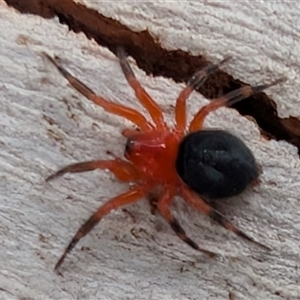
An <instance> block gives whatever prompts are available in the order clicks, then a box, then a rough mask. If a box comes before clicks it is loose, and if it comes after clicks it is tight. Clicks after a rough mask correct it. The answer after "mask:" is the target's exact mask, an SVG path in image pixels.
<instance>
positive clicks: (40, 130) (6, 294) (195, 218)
mask: <svg viewBox="0 0 300 300" xmlns="http://www.w3.org/2000/svg"><path fill="white" fill-rule="evenodd" d="M87 2H89V3H87ZM85 3H86V5H87V6H90V7H93V8H95V9H97V10H98V11H99V12H100V13H102V14H104V15H107V16H112V17H115V18H116V19H118V20H120V22H123V23H124V24H126V25H127V26H129V27H131V28H133V29H134V30H136V31H138V30H139V29H145V28H148V29H149V31H150V32H151V33H152V34H153V35H154V36H155V37H156V38H158V39H159V40H160V41H161V42H162V44H163V46H164V47H166V48H168V49H177V48H181V49H183V50H185V51H190V52H191V53H193V54H199V53H201V54H203V55H205V56H207V58H209V59H211V60H212V61H217V59H219V58H221V57H223V55H224V53H226V54H229V55H231V56H233V57H234V59H233V60H232V61H231V62H230V63H229V64H228V65H227V66H224V68H225V69H226V70H227V71H228V72H230V73H231V74H233V76H234V77H236V78H239V79H241V80H243V81H245V82H248V83H251V84H255V83H260V82H269V81H271V80H274V79H277V78H278V77H281V76H282V75H284V76H287V77H288V81H287V82H286V83H285V84H283V85H281V86H278V87H273V88H272V89H270V90H268V91H267V94H268V95H270V96H271V97H272V98H273V99H274V100H275V101H276V102H277V104H278V106H279V109H280V110H279V111H280V113H281V114H282V115H283V116H288V115H293V116H295V117H299V115H300V113H299V101H300V100H299V97H298V93H297V91H299V87H300V79H299V78H300V77H299V76H298V75H299V60H300V56H299V53H300V51H299V41H298V40H297V34H298V33H299V28H298V33H297V31H296V29H297V28H296V27H295V26H299V22H298V25H295V16H296V15H297V14H298V15H299V13H300V10H299V6H298V4H295V3H293V4H283V3H282V4H280V3H272V4H271V3H267V2H265V3H260V4H255V3H251V4H250V3H248V4H244V5H243V6H242V4H236V5H235V7H233V6H232V7H231V6H229V4H228V5H226V4H223V5H213V4H209V3H206V4H196V2H194V3H193V2H190V3H187V2H184V3H185V4H184V5H185V8H184V9H183V8H182V5H183V4H176V6H175V5H174V4H172V3H170V2H165V3H164V2H161V3H160V4H159V6H156V5H154V4H152V5H151V4H150V3H148V4H146V3H144V4H143V5H141V6H140V7H139V6H138V5H137V4H136V6H135V7H134V8H133V7H132V6H133V4H129V3H125V2H124V3H122V2H117V3H115V4H108V3H103V2H102V3H101V5H100V4H99V3H98V4H97V3H96V2H93V1H85ZM95 5H96V6H95ZM242 8H243V9H242ZM279 16H280V17H279ZM0 20H1V21H0V67H1V69H0V103H1V109H0V145H1V146H0V157H1V159H0V176H1V181H0V239H1V243H0V261H1V272H0V298H1V299H46V298H47V299H173V300H175V299H180V300H183V299H201V300H202V299H228V297H229V293H230V292H232V293H233V294H235V297H236V299H298V298H299V297H300V287H299V275H300V272H299V250H300V249H299V247H300V238H299V232H300V227H299V226H300V210H299V191H300V183H299V167H300V162H299V158H298V155H297V150H296V148H294V147H293V146H291V145H289V144H287V143H285V142H276V141H267V140H265V139H263V138H262V137H261V136H260V133H259V131H258V129H257V128H256V125H255V124H254V123H253V122H251V121H249V120H247V119H246V118H244V117H241V116H240V115H239V114H238V113H237V112H236V111H235V110H232V109H220V110H219V111H218V112H216V113H214V114H212V115H211V116H210V117H209V118H208V120H207V122H206V126H207V127H221V128H227V129H231V130H232V131H234V132H235V133H237V134H238V135H240V136H241V137H242V138H243V139H244V140H245V141H246V142H247V144H248V145H249V146H250V147H251V148H252V149H253V150H254V152H255V155H256V157H257V159H258V160H259V162H260V163H261V165H262V167H263V170H264V172H263V174H262V176H261V179H262V183H261V185H260V186H259V187H255V188H254V189H253V190H249V191H248V192H247V193H245V194H244V195H243V196H241V197H238V198H237V199H232V201H226V202H225V203H224V205H223V206H222V209H223V212H224V213H226V214H227V215H228V217H229V218H231V219H232V220H233V221H234V222H235V223H236V224H238V225H239V226H240V227H241V228H242V229H243V230H245V231H246V232H248V233H249V234H251V235H252V236H253V237H255V238H256V239H257V240H259V241H262V242H264V243H265V244H267V245H268V246H270V247H271V248H272V249H273V251H272V252H271V253H266V252H264V251H263V250H261V249H259V248H257V247H255V246H254V245H251V244H248V243H246V242H244V241H243V240H241V239H239V238H236V237H235V236H234V235H233V234H231V233H229V232H226V231H225V230H224V229H222V228H220V227H219V226H217V225H213V224H211V223H210V221H209V220H208V219H207V218H206V217H204V216H201V215H199V214H197V213H195V212H193V211H191V210H190V209H189V208H188V207H186V205H184V204H183V203H182V202H181V201H180V200H179V199H178V200H176V201H175V204H174V209H175V210H176V211H177V214H178V218H179V219H180V220H181V222H182V224H183V226H184V227H185V228H186V230H187V232H188V233H189V234H190V235H191V236H192V237H193V238H194V239H195V240H196V241H197V242H198V243H199V244H200V245H202V246H203V247H204V246H205V247H207V249H209V250H212V251H217V252H218V253H220V254H221V258H220V259H217V260H212V259H208V258H207V257H205V256H203V255H201V254H198V253H195V252H194V251H192V250H190V249H189V248H188V247H187V246H185V245H184V244H183V243H182V242H181V241H180V240H178V239H177V237H176V236H174V234H173V233H172V231H171V230H170V229H169V228H168V226H167V225H166V224H165V223H164V222H163V221H162V220H161V219H160V218H159V217H158V216H153V215H151V214H150V212H149V211H150V210H149V205H148V203H147V202H146V201H141V202H140V203H138V204H136V205H133V206H130V207H128V208H127V212H126V211H122V210H119V211H117V212H115V213H113V214H111V215H110V216H108V217H106V218H105V219H104V220H103V221H102V222H101V223H100V224H99V226H97V228H96V229H95V230H94V231H93V232H92V233H91V234H89V235H88V236H87V237H86V238H84V240H83V241H82V242H80V244H79V245H78V247H76V248H75V250H74V251H73V252H72V254H71V255H70V256H69V257H68V258H67V260H66V261H65V264H64V265H63V267H62V269H61V271H62V273H63V277H61V276H58V275H57V274H55V273H54V272H53V266H54V264H55V263H56V261H57V259H58V257H59V255H61V253H62V251H63V249H64V247H65V246H66V244H67V242H68V241H69V239H70V238H71V237H72V235H73V234H74V233H75V231H76V230H77V229H78V227H79V226H80V224H81V223H82V222H83V221H84V220H85V219H86V218H88V217H89V215H90V214H91V213H92V212H93V211H94V210H95V209H96V208H97V207H98V206H99V205H100V204H101V203H103V202H105V201H106V200H107V199H108V198H109V197H110V196H111V195H116V194H118V193H119V192H121V191H123V190H125V189H126V185H122V184H120V183H118V182H117V181H116V180H115V179H114V178H113V177H112V176H111V175H110V174H109V173H107V172H100V171H99V172H93V173H86V174H81V175H79V174H78V175H67V176H65V177H64V178H62V179H59V180H57V181H54V182H51V183H45V182H44V178H45V177H46V176H48V175H49V174H51V173H52V172H53V171H55V170H56V169H57V168H58V167H61V166H63V165H65V164H68V163H71V162H75V161H82V160H88V159H92V158H93V159H95V158H104V157H107V156H106V151H107V150H109V151H112V152H113V153H115V154H117V155H122V152H123V147H124V138H123V137H121V135H120V131H121V130H122V128H124V126H129V127H130V126H131V124H130V123H129V122H124V120H122V119H120V118H118V117H114V116H111V115H108V114H106V113H105V112H104V111H103V110H102V109H101V108H98V107H96V106H94V105H92V104H91V103H90V102H89V101H88V100H86V99H84V98H83V97H82V96H81V95H79V94H78V93H76V92H75V91H74V90H73V89H72V88H70V86H69V85H68V84H67V83H66V81H65V80H64V79H63V78H62V77H61V76H60V75H59V74H58V73H57V71H56V70H55V68H53V66H52V65H51V64H49V62H47V60H44V59H43V58H42V57H41V55H40V52H41V51H47V52H48V53H49V54H53V55H54V54H55V55H58V56H59V57H60V58H61V59H62V63H63V64H64V66H66V68H67V69H69V70H71V71H72V72H73V73H74V74H76V76H77V77H79V78H81V79H82V80H83V81H84V82H85V83H87V85H88V86H90V87H92V88H93V89H94V90H95V91H97V92H98V93H99V94H100V95H102V96H104V97H106V98H108V99H111V100H113V101H115V102H120V103H126V104H127V105H130V106H132V107H139V105H138V103H137V100H136V99H135V98H134V96H133V93H132V91H131V90H130V88H129V87H128V86H127V84H126V82H125V79H124V78H123V75H122V72H121V70H120V67H119V65H118V62H117V59H116V58H115V57H114V55H113V54H112V53H111V52H109V51H108V50H107V49H105V48H101V47H99V46H98V45H97V44H96V43H94V42H93V41H90V40H87V39H86V37H85V36H84V35H83V34H75V33H73V32H69V31H68V28H67V27H66V26H64V25H62V24H60V23H59V22H58V21H57V20H54V19H49V20H45V19H42V18H40V17H37V16H32V15H22V14H20V13H18V12H16V11H15V10H14V9H12V8H8V7H7V5H6V4H5V3H4V2H3V1H0ZM293 26H294V27H293ZM132 63H133V65H134V62H132ZM134 70H135V72H136V73H137V76H138V78H139V79H140V80H141V82H142V83H143V85H144V86H145V87H146V89H147V90H148V91H149V93H150V94H151V95H152V96H153V97H154V98H155V99H156V100H157V101H158V102H159V104H161V106H162V107H163V109H164V112H165V113H166V115H167V119H168V120H171V118H172V112H173V106H172V105H173V104H174V99H176V96H177V95H178V92H179V91H180V90H181V89H182V87H183V85H181V84H175V83H174V82H173V81H172V80H169V79H166V78H151V77H147V76H146V75H145V74H144V72H143V71H141V70H138V68H137V67H134ZM179 71H180V70H179ZM204 103H207V100H205V99H203V98H202V97H201V96H200V95H198V94H193V95H192V97H191V101H190V102H189V105H190V111H191V113H193V112H195V110H196V109H197V108H198V107H199V106H200V105H203V104H204ZM82 250H84V251H82Z"/></svg>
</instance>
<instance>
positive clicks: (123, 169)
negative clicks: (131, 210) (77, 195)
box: [46, 158, 137, 181]
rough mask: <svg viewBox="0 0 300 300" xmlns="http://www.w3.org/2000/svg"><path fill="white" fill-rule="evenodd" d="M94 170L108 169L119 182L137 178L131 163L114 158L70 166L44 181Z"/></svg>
mask: <svg viewBox="0 0 300 300" xmlns="http://www.w3.org/2000/svg"><path fill="white" fill-rule="evenodd" d="M96 169H108V170H110V171H111V172H112V173H113V174H114V175H115V176H116V177H117V178H118V179H119V180H121V181H130V180H134V179H136V177H137V175H136V172H135V168H134V166H133V165H132V164H131V163H129V162H126V161H124V160H121V159H119V158H116V159H114V160H92V161H85V162H80V163H75V164H71V165H68V166H66V167H64V168H62V169H60V170H58V171H57V172H55V173H54V174H52V175H50V176H49V177H47V178H46V181H50V180H53V179H55V178H57V177H60V176H62V175H64V174H66V173H80V172H88V171H93V170H96Z"/></svg>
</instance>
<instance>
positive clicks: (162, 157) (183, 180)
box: [44, 48, 282, 269]
mask: <svg viewBox="0 0 300 300" xmlns="http://www.w3.org/2000/svg"><path fill="white" fill-rule="evenodd" d="M44 55H45V56H46V57H47V58H48V59H49V60H50V61H51V62H52V63H53V64H54V65H55V66H56V67H57V69H58V70H59V71H60V73H61V74H62V75H63V76H64V77H65V78H66V79H67V80H68V81H69V83H70V84H71V85H72V86H73V87H74V88H75V89H76V90H77V91H79V92H80V93H81V94H82V95H84V96H85V97H86V98H88V99H90V100H91V101H93V102H94V103H96V104H98V105H99V106H101V107H102V108H104V109H105V110H106V111H107V112H110V113H112V114H115V115H119V116H121V117H123V118H126V119H128V120H130V121H132V122H133V123H134V124H135V125H136V126H137V127H138V130H136V131H135V130H129V129H125V130H124V131H123V132H122V134H123V135H124V136H125V137H126V138H127V143H126V146H125V153H124V159H121V158H115V159H112V160H95V161H88V162H82V163H76V164H72V165H69V166H67V167H65V168H63V169H61V170H59V171H58V172H56V173H55V174H53V175H51V176H49V177H48V178H47V181H49V180H51V179H53V178H56V177H58V176H61V175H63V174H65V173H76V172H85V171H92V170H96V169H109V170H110V171H111V172H112V173H113V174H114V175H115V176H116V177H117V178H118V179H119V180H121V181H123V182H130V183H133V186H132V187H131V188H130V189H129V190H128V191H126V192H124V193H123V194H121V195H118V196H115V197H114V198H112V199H110V200H109V201H108V202H106V203H105V204H103V205H102V206H100V208H99V209H98V210H97V211H96V212H95V213H94V214H93V215H92V216H91V217H90V218H89V219H88V220H87V221H86V222H85V223H84V224H83V225H82V226H81V228H80V229H79V230H78V231H77V233H76V234H75V236H74V237H73V238H72V240H71V242H70V243H69V245H68V247H67V248H66V250H65V252H64V253H63V255H62V256H61V258H60V259H59V261H58V262H57V264H56V265H55V269H58V268H59V266H60V265H61V264H62V262H63V261H64V259H65V257H66V255H67V253H68V252H70V251H71V250H72V249H73V248H74V246H75V245H76V244H77V243H78V241H79V240H80V239H81V238H82V237H84V236H85V235H86V234H87V233H88V232H89V231H90V230H91V229H92V228H93V227H94V226H95V225H96V224H97V223H98V222H99V221H100V220H101V219H102V218H103V217H104V216H105V215H107V214H108V213H110V212H111V211H112V210H114V209H116V208H118V207H121V206H124V205H127V204H130V203H133V202H137V201H138V200H139V199H140V198H142V197H144V196H147V195H148V194H150V193H151V192H153V191H158V193H159V194H158V195H156V197H157V209H158V211H159V212H160V214H161V215H162V217H163V218H165V220H166V221H167V222H168V223H169V224H170V226H171V227H172V229H173V230H174V231H175V233H176V234H177V235H178V237H179V238H181V239H182V240H183V241H184V242H186V243H187V244H188V245H189V246H191V247H192V248H194V249H196V250H198V251H202V252H204V253H206V254H208V255H210V256H214V255H215V253H212V252H210V251H208V250H204V249H202V248H200V247H199V246H198V245H197V244H196V243H195V242H193V241H192V240H191V239H190V238H189V237H188V236H187V235H186V233H185V231H184V230H183V229H182V227H181V226H180V224H179V222H178V221H177V220H176V219H175V218H174V216H173V214H172V212H171V210H170V204H171V202H172V199H173V198H174V196H175V195H179V196H181V197H182V198H183V199H184V200H185V201H186V202H187V203H188V204H190V205H191V206H193V207H194V208H195V209H196V210H198V211H200V212H202V213H204V214H206V215H208V216H209V217H211V218H212V219H213V220H214V221H216V222H218V223H219V224H220V225H222V226H223V227H225V228H227V229H228V230H230V231H233V232H234V233H236V234H237V235H239V236H241V237H243V238H245V239H247V240H249V241H252V242H254V243H256V244H258V245H260V246H262V247H264V248H266V249H268V248H267V247H266V246H264V245H262V244H260V243H258V242H256V241H254V240H253V239H252V238H251V237H249V236H248V235H246V234H245V233H243V232H242V231H241V230H239V229H238V228H236V227H235V226H234V225H233V224H232V223H230V222H229V221H228V220H227V219H226V218H225V217H224V216H223V215H222V214H221V213H220V212H218V211H217V210H216V209H214V208H213V207H211V206H210V205H209V204H208V203H207V202H205V201H204V200H203V199H201V198H200V195H201V196H202V197H208V198H215V199H220V198H223V197H228V196H233V195H236V194H239V193H241V192H242V191H243V190H244V189H245V188H246V187H247V186H248V185H249V184H251V183H253V182H255V181H256V180H257V177H258V167H257V164H256V162H255V159H254V156H253V154H252V153H251V151H250V150H249V149H248V148H247V147H246V145H245V144H244V143H243V142H242V141H241V140H240V139H238V138H237V137H235V136H233V135H232V134H230V133H228V132H226V131H222V130H219V131H213V130H201V129H202V125H203V122H204V119H205V117H206V116H207V114H209V113H210V112H212V111H214V110H216V109H218V108H219V107H222V106H230V105H232V104H234V103H236V102H238V101H241V100H243V99H245V98H247V97H249V96H250V95H252V94H254V93H257V92H260V91H262V90H264V89H265V88H268V87H270V86H272V85H275V84H277V83H279V82H280V81H282V80H277V81H275V82H273V83H271V84H268V85H261V86H255V87H251V86H244V87H242V88H240V89H237V90H235V91H233V92H231V93H228V94H226V95H225V96H223V97H220V98H217V99H213V100H212V101H211V102H210V103H209V104H208V105H206V106H204V107H202V108H201V109H200V110H199V111H198V113H197V114H196V115H195V116H194V118H193V119H192V121H191V122H190V123H189V125H188V124H187V120H186V100H187V98H188V97H189V95H190V94H191V92H192V91H193V90H194V89H196V88H198V87H199V86H200V85H202V84H203V83H204V81H205V80H206V78H207V77H208V76H209V75H210V74H212V73H213V72H215V71H217V70H218V68H219V66H220V65H221V64H223V63H225V62H226V61H228V59H229V58H226V59H224V60H223V61H221V62H220V63H219V64H217V65H209V66H207V67H206V68H204V69H202V70H200V71H198V72H196V73H195V74H194V76H192V78H191V79H190V80H189V82H188V84H187V86H186V87H185V88H184V89H183V90H182V92H181V93H180V95H179V96H178V98H177V101H176V106H175V125H174V127H173V128H170V127H168V126H167V125H166V123H165V122H164V118H163V113H162V111H161V109H160V107H159V106H158V105H157V103H156V102H155V101H153V100H152V98H151V97H150V96H149V95H148V93H147V92H146V91H145V90H144V89H143V87H142V86H141V85H140V83H139V82H138V81H137V79H136V78H135V76H134V73H133V71H132V69H131V67H130V65H129V63H128V61H127V59H126V54H125V52H124V50H123V49H122V48H118V49H117V56H118V57H119V59H120V64H121V67H122V70H123V73H124V75H125V77H126V79H127V81H128V83H129V85H130V86H131V87H132V89H133V90H134V92H135V94H136V97H137V98H138V99H139V101H140V103H141V104H142V105H143V106H144V107H145V108H146V109H147V111H148V112H149V114H150V116H151V119H152V121H149V120H147V119H146V118H145V117H144V116H143V115H142V114H141V113H140V112H138V111H137V110H135V109H132V108H129V107H126V106H123V105H119V104H114V103H112V102H109V101H107V100H106V99H104V98H102V97H100V96H97V95H96V94H95V93H94V92H93V91H92V90H91V89H89V88H88V87H87V86H86V85H84V84H83V83H82V82H81V81H79V80H78V79H76V78H75V77H73V76H72V75H71V74H70V73H69V72H68V71H67V70H65V69H64V68H63V67H62V66H60V65H59V64H58V62H57V61H56V60H55V59H53V58H51V57H50V56H49V55H47V54H45V53H44ZM158 187H159V189H157V188H158Z"/></svg>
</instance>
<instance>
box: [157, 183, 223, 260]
mask: <svg viewBox="0 0 300 300" xmlns="http://www.w3.org/2000/svg"><path fill="white" fill-rule="evenodd" d="M174 196H175V189H174V188H172V187H170V188H167V189H166V190H165V191H164V192H163V194H162V195H161V196H160V198H159V199H158V203H157V209H158V210H159V212H160V214H161V215H162V217H163V218H164V219H165V220H166V221H167V222H168V223H169V224H170V226H171V228H172V229H173V231H174V232H175V233H176V235H177V236H178V237H179V238H180V239H181V240H182V241H184V242H185V243H186V244H188V245H189V246H190V247H191V248H193V249H195V250H197V251H200V252H203V253H205V254H207V255H209V256H210V257H215V256H217V254H216V253H214V252H211V251H208V250H205V249H202V248H200V247H199V246H198V245H197V244H196V243H195V242H194V241H193V240H192V239H191V238H189V237H188V236H187V234H186V232H185V231H184V229H183V228H182V227H181V225H180V224H179V222H178V220H177V219H176V218H175V217H174V216H173V215H172V213H171V210H170V204H171V202H172V200H173V198H174Z"/></svg>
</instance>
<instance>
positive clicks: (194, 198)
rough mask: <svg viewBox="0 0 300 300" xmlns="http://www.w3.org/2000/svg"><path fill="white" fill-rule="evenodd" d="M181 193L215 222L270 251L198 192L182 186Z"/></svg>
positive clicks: (188, 201) (187, 200) (189, 202)
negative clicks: (210, 204) (208, 202)
mask: <svg viewBox="0 0 300 300" xmlns="http://www.w3.org/2000/svg"><path fill="white" fill-rule="evenodd" d="M180 193H181V196H182V197H183V199H184V200H185V201H186V202H187V203H188V204H190V205H191V206H192V207H194V208H195V209H196V210H197V211H199V212H201V213H203V214H205V215H207V216H209V217H210V218H211V219H212V220H214V221H215V222H217V223H218V224H220V225H221V226H223V227H224V228H226V229H227V230H230V231H232V232H234V233H235V234H236V235H238V236H240V237H242V238H243V239H245V240H248V241H250V242H252V243H254V244H256V245H258V246H260V247H262V248H264V249H266V250H268V251H271V249H270V248H269V247H267V246H265V245H264V244H261V243H259V242H257V241H255V240H254V239H253V238H252V237H250V236H248V235H247V234H246V233H244V232H242V231H241V230H240V229H238V228H237V227H236V226H235V225H234V224H232V223H231V222H230V221H229V220H227V219H226V217H225V216H223V215H222V214H221V213H220V212H218V211H217V210H216V209H214V208H213V207H211V206H209V205H208V204H207V203H206V202H205V201H204V200H202V199H201V198H200V197H199V196H198V195H197V194H196V193H194V192H192V191H190V190H189V189H188V188H187V187H183V188H181V191H180Z"/></svg>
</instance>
